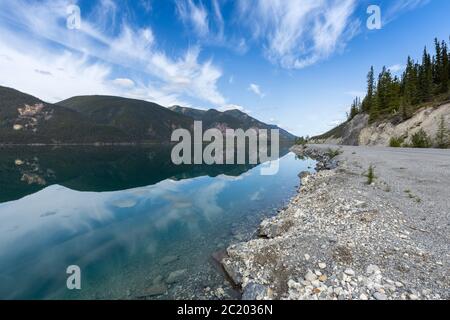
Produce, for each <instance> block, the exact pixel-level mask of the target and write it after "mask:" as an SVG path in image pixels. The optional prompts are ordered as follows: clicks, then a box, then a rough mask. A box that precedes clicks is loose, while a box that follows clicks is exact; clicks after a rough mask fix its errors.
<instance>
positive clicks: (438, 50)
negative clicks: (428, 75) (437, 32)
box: [433, 38, 442, 86]
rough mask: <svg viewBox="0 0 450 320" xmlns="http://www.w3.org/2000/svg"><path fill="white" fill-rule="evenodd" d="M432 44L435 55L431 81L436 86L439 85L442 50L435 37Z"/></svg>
mask: <svg viewBox="0 0 450 320" xmlns="http://www.w3.org/2000/svg"><path fill="white" fill-rule="evenodd" d="M434 46H435V49H436V55H435V57H434V59H433V60H434V62H433V81H434V84H435V85H436V86H439V85H440V84H441V79H442V51H441V45H440V43H439V41H438V39H437V38H436V39H434Z"/></svg>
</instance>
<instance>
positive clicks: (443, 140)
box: [436, 116, 449, 149]
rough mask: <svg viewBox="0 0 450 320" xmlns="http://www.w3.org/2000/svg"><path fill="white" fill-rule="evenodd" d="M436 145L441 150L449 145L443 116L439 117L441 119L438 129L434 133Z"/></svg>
mask: <svg viewBox="0 0 450 320" xmlns="http://www.w3.org/2000/svg"><path fill="white" fill-rule="evenodd" d="M436 144H437V146H438V147H439V148H441V149H445V148H447V147H448V144H449V141H448V130H447V127H446V125H445V119H444V116H441V119H440V121H439V127H438V131H437V133H436Z"/></svg>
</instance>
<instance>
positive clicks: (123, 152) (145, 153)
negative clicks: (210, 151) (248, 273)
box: [0, 148, 314, 299]
mask: <svg viewBox="0 0 450 320" xmlns="http://www.w3.org/2000/svg"><path fill="white" fill-rule="evenodd" d="M1 151H2V154H1V155H0V195H1V196H0V199H1V200H0V202H2V203H0V298H1V299H136V298H139V297H145V296H147V297H149V294H148V288H151V287H152V286H153V284H154V283H157V284H162V285H163V286H167V293H165V294H162V295H156V296H153V297H152V298H156V299H179V298H185V299H191V298H196V299H207V298H210V297H209V296H208V290H207V289H206V288H208V287H209V288H212V289H214V288H217V287H220V286H221V287H223V288H224V289H225V291H227V292H228V293H229V294H232V293H233V292H232V290H231V288H230V287H229V285H228V284H227V283H226V280H225V279H224V277H223V276H222V275H221V273H220V272H218V270H217V268H215V267H214V263H212V259H211V255H212V254H213V253H214V252H217V251H219V250H223V249H224V248H226V247H227V246H228V245H230V244H231V243H236V242H240V241H244V240H248V239H250V238H251V237H253V236H254V232H255V231H256V227H257V226H258V224H259V223H260V221H261V219H263V218H265V217H268V216H270V215H274V214H276V209H277V208H280V207H282V206H283V205H284V204H286V203H287V201H288V200H289V199H290V198H291V197H292V196H293V195H294V194H295V192H296V187H297V186H298V185H299V178H298V177H297V174H298V173H299V172H300V171H304V170H310V168H312V167H314V163H313V161H311V160H299V159H296V157H295V156H294V155H293V154H291V153H286V151H285V152H284V153H285V154H284V155H283V156H282V158H281V159H280V160H279V162H280V171H279V173H278V174H277V175H275V176H262V175H261V174H260V169H261V168H260V167H259V166H212V167H208V166H200V167H176V166H172V165H171V164H170V157H169V155H170V150H161V149H155V148H139V149H127V148H123V149H120V148H114V149H108V150H100V149H92V150H91V149H87V150H86V149H77V148H72V149H55V150H51V149H48V150H47V149H31V150H30V149H26V150H23V149H21V150H16V149H12V150H11V149H7V150H5V149H4V150H1ZM69 265H78V266H79V267H80V268H81V270H82V290H80V291H69V290H68V289H67V288H66V279H67V276H68V275H67V274H66V268H67V267H68V266H69ZM179 270H185V271H184V273H183V274H182V275H181V276H180V277H178V279H177V281H176V282H175V283H170V284H165V282H166V279H167V277H168V275H169V274H170V273H171V272H173V271H179Z"/></svg>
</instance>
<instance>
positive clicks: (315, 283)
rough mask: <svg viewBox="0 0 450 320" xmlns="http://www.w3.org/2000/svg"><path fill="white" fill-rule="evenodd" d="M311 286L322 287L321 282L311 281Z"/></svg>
mask: <svg viewBox="0 0 450 320" xmlns="http://www.w3.org/2000/svg"><path fill="white" fill-rule="evenodd" d="M311 284H312V286H313V287H315V288H318V287H320V281H319V280H314V281H311Z"/></svg>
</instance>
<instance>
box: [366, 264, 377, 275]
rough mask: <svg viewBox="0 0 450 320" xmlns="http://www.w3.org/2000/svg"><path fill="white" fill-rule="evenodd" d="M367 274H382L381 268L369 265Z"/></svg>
mask: <svg viewBox="0 0 450 320" xmlns="http://www.w3.org/2000/svg"><path fill="white" fill-rule="evenodd" d="M366 273H367V274H368V275H372V274H379V273H380V268H379V267H378V266H376V265H373V264H371V265H369V266H368V267H367V269H366Z"/></svg>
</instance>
